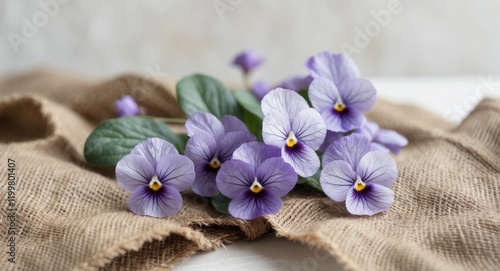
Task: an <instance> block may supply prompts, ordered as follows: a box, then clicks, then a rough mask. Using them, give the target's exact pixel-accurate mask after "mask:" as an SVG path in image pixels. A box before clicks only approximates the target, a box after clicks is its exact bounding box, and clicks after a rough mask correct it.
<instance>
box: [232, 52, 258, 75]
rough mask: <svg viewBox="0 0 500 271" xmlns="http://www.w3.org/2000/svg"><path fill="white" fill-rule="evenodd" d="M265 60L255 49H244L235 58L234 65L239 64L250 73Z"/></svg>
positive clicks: (244, 70) (245, 71)
mask: <svg viewBox="0 0 500 271" xmlns="http://www.w3.org/2000/svg"><path fill="white" fill-rule="evenodd" d="M263 62H264V59H263V58H262V56H260V55H258V54H257V52H256V51H255V50H254V49H249V50H245V51H242V52H241V53H239V54H237V55H236V57H235V58H234V60H233V65H235V66H238V67H239V68H240V69H241V70H242V71H243V73H245V74H248V73H250V72H251V71H252V70H254V69H255V68H257V67H258V66H260V65H261V64H262V63H263Z"/></svg>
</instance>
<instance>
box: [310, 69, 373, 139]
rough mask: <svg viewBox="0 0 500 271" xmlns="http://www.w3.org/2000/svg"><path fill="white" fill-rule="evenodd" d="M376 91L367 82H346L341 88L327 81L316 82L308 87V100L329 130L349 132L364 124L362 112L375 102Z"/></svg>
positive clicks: (318, 80)
mask: <svg viewBox="0 0 500 271" xmlns="http://www.w3.org/2000/svg"><path fill="white" fill-rule="evenodd" d="M376 94H377V92H376V90H375V87H373V85H372V83H370V81H368V80H365V79H350V80H343V81H342V82H341V83H340V84H339V85H338V86H336V85H335V84H334V83H333V82H332V81H330V80H329V79H325V78H316V79H314V80H313V81H312V83H311V85H310V86H309V99H310V100H311V103H312V105H313V107H314V108H315V109H316V110H318V111H319V112H320V113H321V116H322V117H323V119H324V120H325V124H326V127H327V129H328V130H331V131H334V132H347V131H349V130H352V129H356V128H359V127H360V126H361V125H362V124H363V122H364V121H365V116H364V114H363V112H366V111H368V110H370V109H371V108H372V107H373V106H374V105H375V102H376Z"/></svg>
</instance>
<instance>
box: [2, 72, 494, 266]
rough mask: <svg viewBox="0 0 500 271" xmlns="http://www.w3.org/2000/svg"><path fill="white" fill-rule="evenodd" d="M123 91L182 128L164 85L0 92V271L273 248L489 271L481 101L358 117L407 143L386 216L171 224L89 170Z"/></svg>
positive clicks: (11, 86)
mask: <svg viewBox="0 0 500 271" xmlns="http://www.w3.org/2000/svg"><path fill="white" fill-rule="evenodd" d="M125 93H132V95H133V96H135V97H136V99H137V100H138V101H139V103H140V104H142V105H144V106H145V107H147V109H148V111H149V113H150V114H152V115H157V116H165V117H182V112H181V110H180V108H179V107H178V105H177V104H176V102H175V98H174V94H173V93H174V92H173V88H172V82H170V83H168V82H166V83H164V82H160V81H158V80H156V79H152V78H147V77H141V76H137V75H125V76H121V77H118V78H116V79H113V80H109V81H105V82H97V83H95V82H92V81H89V80H82V79H81V78H74V77H69V76H66V75H61V74H56V73H46V72H39V73H34V74H29V75H24V76H18V77H14V78H9V79H6V80H4V81H3V82H1V83H0V156H1V159H0V161H1V165H0V176H2V177H1V178H3V180H2V185H1V192H0V193H1V195H2V198H6V195H7V174H8V172H7V159H9V158H10V159H14V160H15V161H16V170H17V171H16V172H17V184H16V201H17V220H16V223H17V224H16V227H17V233H18V238H17V239H16V240H17V241H16V264H10V263H8V262H7V257H8V254H7V253H5V252H4V251H7V249H6V248H7V247H6V246H5V245H4V244H6V242H7V240H6V239H7V238H8V236H7V235H6V234H7V232H6V228H7V227H8V222H7V220H6V216H7V215H8V213H7V212H6V208H5V206H6V201H2V207H1V231H0V232H1V234H2V238H1V243H2V247H3V249H2V253H1V255H2V256H1V264H0V265H1V268H0V269H1V270H29V271H32V270H96V269H101V268H102V269H105V270H164V269H165V270H168V269H171V268H172V266H173V265H174V264H175V263H177V262H179V261H181V260H184V259H186V258H187V257H188V256H189V255H191V254H193V253H194V252H195V251H197V250H213V249H215V248H217V247H219V246H221V245H222V244H223V243H227V242H233V241H235V240H237V239H243V238H245V239H257V238H259V237H260V236H262V235H263V234H264V233H266V232H269V231H274V232H275V233H276V234H277V235H278V236H281V237H284V238H287V239H290V240H294V241H298V242H301V243H303V244H306V245H309V246H311V247H317V248H322V249H325V250H327V251H328V252H329V253H331V255H333V256H334V257H335V258H336V259H337V260H338V261H339V262H340V263H341V264H343V265H344V266H345V267H346V268H347V269H349V270H499V268H500V266H499V264H500V174H499V171H500V158H499V155H500V137H499V136H500V101H493V100H484V101H483V102H481V104H480V105H479V106H478V107H477V108H476V109H475V110H474V111H473V112H472V113H471V114H470V115H469V116H468V117H467V118H466V119H465V120H464V121H463V122H462V123H461V124H460V125H458V126H456V127H454V126H452V125H451V124H449V123H447V122H445V121H444V120H442V119H440V118H438V117H435V116H433V115H432V114H430V113H427V112H426V111H425V110H421V109H417V108H413V107H409V106H402V105H394V104H391V103H387V102H383V101H379V103H378V104H377V106H376V108H375V109H374V110H373V112H372V113H371V114H370V116H369V117H370V118H371V119H373V120H375V121H377V122H379V123H380V124H381V126H383V127H386V128H390V129H395V130H397V131H399V132H401V133H402V134H404V135H405V136H406V137H408V139H409V140H410V145H409V146H408V147H407V148H405V149H404V150H403V152H402V154H401V155H400V156H399V157H397V158H396V160H397V164H398V167H399V178H398V180H397V181H396V183H395V185H394V186H393V189H394V191H395V194H396V197H395V202H394V205H393V206H392V207H391V209H390V210H389V211H387V212H384V213H381V214H379V215H376V216H373V217H354V216H350V215H349V214H348V213H347V212H346V211H345V207H344V203H335V202H333V201H332V200H330V199H328V198H326V197H324V196H321V195H320V194H317V193H315V192H312V191H294V192H292V194H290V195H289V196H287V197H286V198H285V200H284V201H285V203H284V207H283V209H282V210H281V211H280V212H279V213H278V214H277V215H275V216H269V217H265V218H262V219H258V220H255V221H248V222H247V221H240V220H235V219H231V218H229V217H228V216H225V215H221V214H219V213H217V212H216V211H215V210H214V209H212V208H211V206H210V205H209V204H208V202H207V201H206V200H204V199H202V198H199V197H196V196H194V195H193V194H192V193H185V194H184V207H183V208H182V210H181V212H180V213H179V214H178V215H176V216H174V217H171V218H165V219H155V218H150V217H141V216H137V215H134V214H133V213H131V212H130V211H128V209H127V197H128V192H126V191H124V190H122V189H120V188H119V187H118V185H117V183H116V181H115V180H114V178H113V176H112V174H113V169H112V168H111V169H110V168H99V167H95V166H92V165H88V164H87V163H86V162H85V160H84V158H83V155H82V153H83V145H84V142H85V139H86V137H87V136H88V135H89V133H90V132H91V131H92V129H93V127H95V125H96V124H97V123H99V122H100V121H103V120H105V119H107V118H111V117H113V116H114V111H113V107H112V103H113V101H114V100H116V99H117V98H119V97H120V96H121V95H122V94H125Z"/></svg>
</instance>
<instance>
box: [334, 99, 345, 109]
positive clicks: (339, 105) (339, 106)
mask: <svg viewBox="0 0 500 271" xmlns="http://www.w3.org/2000/svg"><path fill="white" fill-rule="evenodd" d="M345 107H346V106H345V104H344V102H342V100H341V99H338V100H337V102H336V103H335V105H334V106H333V108H334V109H335V110H336V111H337V112H342V111H344V109H345Z"/></svg>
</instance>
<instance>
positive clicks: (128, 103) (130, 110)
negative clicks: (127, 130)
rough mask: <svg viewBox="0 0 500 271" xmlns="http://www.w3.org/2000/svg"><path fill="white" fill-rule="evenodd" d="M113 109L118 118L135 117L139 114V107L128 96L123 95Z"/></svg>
mask: <svg viewBox="0 0 500 271" xmlns="http://www.w3.org/2000/svg"><path fill="white" fill-rule="evenodd" d="M115 109H116V111H117V113H118V116H120V117H128V116H137V115H140V114H141V110H140V107H139V105H137V103H136V102H135V100H134V98H132V96H130V95H124V96H122V97H121V98H120V99H118V100H116V101H115Z"/></svg>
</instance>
